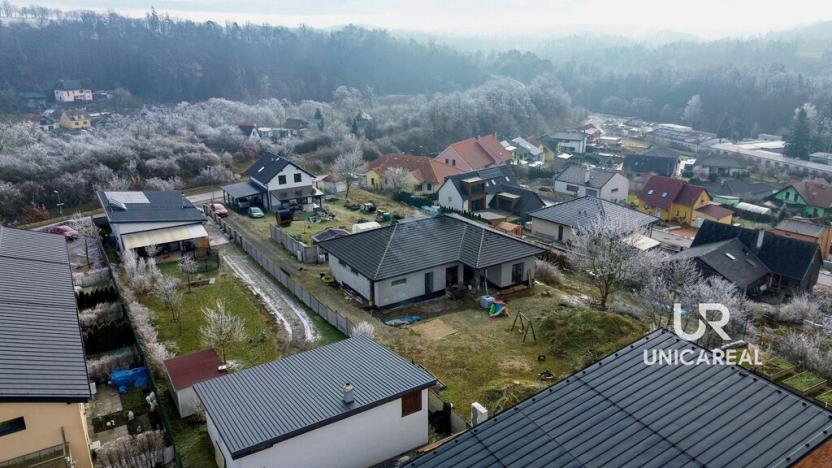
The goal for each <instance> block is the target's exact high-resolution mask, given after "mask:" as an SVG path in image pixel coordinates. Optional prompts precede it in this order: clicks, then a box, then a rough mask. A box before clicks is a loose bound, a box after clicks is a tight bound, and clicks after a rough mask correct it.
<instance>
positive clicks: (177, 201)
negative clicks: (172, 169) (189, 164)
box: [96, 191, 209, 254]
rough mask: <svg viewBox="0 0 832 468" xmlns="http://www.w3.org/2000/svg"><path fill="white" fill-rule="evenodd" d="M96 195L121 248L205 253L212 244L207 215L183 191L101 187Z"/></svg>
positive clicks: (160, 251) (161, 252)
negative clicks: (124, 190)
mask: <svg viewBox="0 0 832 468" xmlns="http://www.w3.org/2000/svg"><path fill="white" fill-rule="evenodd" d="M96 195H97V196H98V202H99V203H100V204H101V207H102V208H103V209H104V215H105V216H106V218H107V224H109V226H110V229H111V230H112V236H113V238H114V239H115V240H116V242H117V243H118V247H119V250H124V249H127V250H139V251H142V250H143V249H146V248H147V247H148V246H156V248H157V249H158V253H160V254H163V253H166V252H179V251H182V252H185V251H196V252H199V253H205V252H206V251H207V250H208V248H209V244H208V232H207V231H206V230H205V226H204V225H205V221H206V220H205V217H204V216H203V215H202V213H201V212H200V211H199V210H197V209H196V208H195V207H194V206H193V204H191V202H190V201H188V199H187V198H185V195H183V194H181V193H179V192H176V191H146V192H117V191H99V192H97V193H96Z"/></svg>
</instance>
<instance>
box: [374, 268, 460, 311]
mask: <svg viewBox="0 0 832 468" xmlns="http://www.w3.org/2000/svg"><path fill="white" fill-rule="evenodd" d="M450 266H456V267H457V278H458V280H459V281H462V264H461V263H459V262H451V263H446V264H444V265H441V266H438V267H435V268H429V269H426V270H421V271H417V272H414V273H409V274H407V275H402V276H397V277H395V278H390V279H386V280H382V281H377V282H376V283H375V292H376V295H375V297H376V302H375V303H376V305H377V306H379V307H384V306H387V305H391V304H396V303H398V302H403V301H407V300H410V299H414V298H417V297H420V296H424V295H425V294H426V292H425V273H428V272H432V273H433V288H432V290H431V291H432V292H436V291H442V290H444V289H445V268H447V267H450ZM399 280H405V283H404V284H396V285H394V284H393V283H394V282H396V281H399Z"/></svg>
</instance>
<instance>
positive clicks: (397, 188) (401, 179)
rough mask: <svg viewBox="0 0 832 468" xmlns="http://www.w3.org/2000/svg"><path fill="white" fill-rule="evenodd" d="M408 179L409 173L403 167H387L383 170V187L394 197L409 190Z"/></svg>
mask: <svg viewBox="0 0 832 468" xmlns="http://www.w3.org/2000/svg"><path fill="white" fill-rule="evenodd" d="M409 177H410V171H408V170H407V169H405V168H403V167H388V168H387V169H385V170H384V182H385V186H386V187H387V189H388V190H390V191H391V192H392V193H393V195H395V196H398V195H399V194H400V193H402V192H407V191H409V190H410V189H411V187H410V183H409Z"/></svg>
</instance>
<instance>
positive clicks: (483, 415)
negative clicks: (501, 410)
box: [471, 401, 488, 426]
mask: <svg viewBox="0 0 832 468" xmlns="http://www.w3.org/2000/svg"><path fill="white" fill-rule="evenodd" d="M486 419H488V409H486V408H485V406H483V405H482V404H480V403H478V402H476V401H475V402H473V403H471V425H472V426H476V425H478V424H482V423H484V422H485V420H486Z"/></svg>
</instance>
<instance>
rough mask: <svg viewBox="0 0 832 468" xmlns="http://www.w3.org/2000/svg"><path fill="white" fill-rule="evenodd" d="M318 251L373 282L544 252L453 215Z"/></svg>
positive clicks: (352, 237) (325, 244)
mask: <svg viewBox="0 0 832 468" xmlns="http://www.w3.org/2000/svg"><path fill="white" fill-rule="evenodd" d="M318 245H319V246H320V247H321V248H322V249H324V250H326V251H327V252H329V253H330V254H332V255H334V256H335V257H337V258H338V259H339V260H343V261H344V262H346V263H347V264H348V265H350V266H351V267H353V268H355V269H356V270H358V271H359V272H360V273H361V274H362V275H363V276H365V277H366V278H369V279H371V280H373V281H377V280H381V279H385V278H392V277H396V276H400V275H403V274H406V273H411V272H414V271H420V270H424V269H427V268H432V267H436V266H439V265H444V264H446V263H453V262H462V263H464V264H465V265H468V266H470V267H472V268H486V267H489V266H493V265H497V264H500V263H505V262H509V261H514V260H519V259H522V258H527V257H532V256H536V255H540V254H541V253H543V252H544V250H543V249H542V248H540V247H538V246H536V245H534V244H531V243H529V242H526V241H523V240H520V239H517V238H516V237H513V236H510V235H508V234H505V233H503V232H500V231H497V230H496V229H492V228H490V227H488V226H486V225H484V224H481V223H478V222H475V221H471V220H469V219H466V218H463V217H462V216H459V215H455V214H445V215H440V216H436V217H433V218H420V219H415V220H412V221H405V222H399V223H396V224H393V225H391V226H388V227H384V228H381V229H373V230H371V231H365V232H361V233H358V234H351V235H349V236H344V237H339V238H337V239H331V240H327V241H323V242H320V243H319V244H318Z"/></svg>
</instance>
